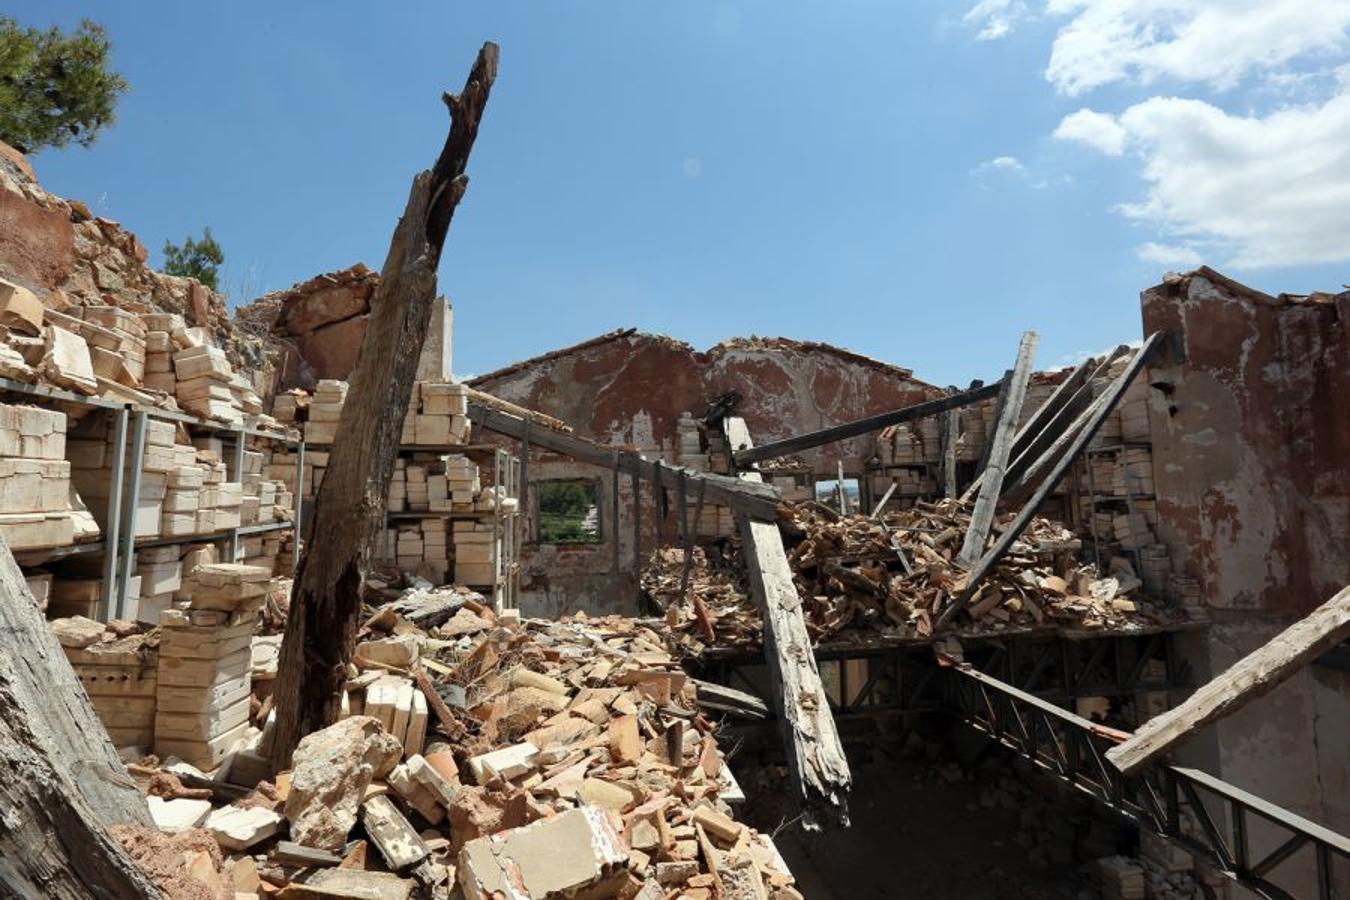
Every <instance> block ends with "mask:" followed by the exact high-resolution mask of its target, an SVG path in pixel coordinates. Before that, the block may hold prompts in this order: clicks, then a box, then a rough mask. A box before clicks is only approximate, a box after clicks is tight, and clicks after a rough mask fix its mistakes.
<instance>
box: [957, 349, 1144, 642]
mask: <svg viewBox="0 0 1350 900" xmlns="http://www.w3.org/2000/svg"><path fill="white" fill-rule="evenodd" d="M1165 337H1166V332H1163V331H1155V332H1154V333H1153V334H1151V335H1149V337H1148V340H1146V341H1144V346H1142V347H1140V348H1139V351H1138V352H1137V353H1136V354H1135V356H1134V359H1132V360H1130V364H1129V365H1127V366H1126V367H1125V371H1124V372H1121V373H1120V376H1119V377H1118V378H1116V380H1115V381H1114V382H1112V383H1111V386H1110V387H1109V388H1107V390H1106V393H1104V394H1102V395H1101V396H1100V397H1098V398H1097V400H1096V402H1094V403H1093V405H1092V406H1091V407H1089V408H1088V410H1087V411H1086V412H1085V413H1084V419H1083V421H1082V422H1081V426H1080V427H1077V428H1076V429H1075V428H1071V429H1070V432H1071V433H1072V434H1074V437H1073V439H1072V441H1071V442H1070V443H1069V444H1068V446H1067V448H1066V449H1065V452H1064V453H1063V454H1062V455H1060V456H1059V458H1058V459H1057V461H1056V462H1055V463H1054V466H1053V467H1052V469H1051V471H1050V473H1049V474H1048V475H1047V476H1046V477H1045V479H1044V480H1043V481H1041V483H1040V486H1038V487H1037V488H1036V491H1035V492H1034V493H1033V494H1032V495H1031V499H1029V500H1028V501H1027V502H1026V504H1025V505H1023V507H1022V510H1021V511H1020V512H1019V513H1018V514H1017V517H1016V518H1015V519H1013V521H1012V522H1011V523H1010V524H1009V525H1008V527H1007V528H1006V529H1005V530H1004V532H1003V533H1002V534H1000V535H999V537H998V540H997V541H995V542H994V546H992V547H990V548H989V551H988V552H987V553H985V554H984V556H982V557H980V561H979V562H978V563H976V564H975V567H974V568H973V569H971V571H970V574H969V575H968V576H967V578H966V584H965V587H964V588H963V589H962V591H961V593H960V594H959V595H958V596H957V597H956V599H955V600H954V601H953V602H952V604H951V605H950V606H948V607H947V608H946V609H945V610H943V611H942V614H941V615H940V616H938V620H937V622H936V623H935V625H934V627H935V628H940V627H942V626H943V625H945V624H946V623H947V622H949V621H951V618H952V616H954V615H956V613H957V612H959V611H960V610H962V609H964V608H965V606H966V604H967V603H969V602H970V598H971V597H972V596H973V595H974V594H975V591H976V590H978V589H979V586H980V582H981V581H982V580H983V579H984V576H985V575H988V574H989V571H990V570H991V569H993V567H994V566H995V564H997V563H998V561H999V560H1000V559H1002V558H1003V555H1004V554H1005V553H1007V552H1008V548H1009V547H1011V546H1012V545H1013V541H1015V540H1017V538H1018V536H1019V535H1021V534H1022V530H1023V529H1025V528H1026V527H1027V524H1028V523H1030V522H1031V520H1032V518H1033V517H1035V515H1036V510H1037V509H1039V508H1040V505H1041V503H1042V502H1043V501H1044V500H1045V498H1046V495H1048V494H1049V493H1050V490H1051V488H1053V487H1054V486H1055V484H1056V483H1057V482H1058V481H1059V480H1060V479H1061V478H1063V477H1064V473H1065V472H1067V471H1068V469H1069V466H1070V465H1072V464H1073V461H1074V459H1075V458H1077V456H1078V454H1079V453H1081V452H1083V448H1084V447H1086V446H1087V445H1088V441H1090V440H1092V437H1093V435H1095V434H1096V433H1097V430H1098V429H1099V428H1101V426H1102V422H1103V421H1105V420H1106V417H1107V416H1108V415H1110V413H1111V410H1112V409H1114V408H1115V405H1116V403H1117V402H1118V401H1119V400H1120V398H1121V396H1122V395H1123V394H1124V393H1125V390H1126V388H1128V387H1129V386H1130V382H1132V381H1134V377H1135V376H1136V375H1138V374H1139V372H1140V370H1142V369H1143V368H1144V366H1145V365H1146V364H1147V363H1148V360H1149V357H1150V356H1152V354H1153V352H1154V350H1156V349H1157V348H1158V346H1159V345H1160V344H1162V342H1163V340H1164V338H1165ZM1046 452H1047V453H1050V452H1052V450H1047V451H1046Z"/></svg>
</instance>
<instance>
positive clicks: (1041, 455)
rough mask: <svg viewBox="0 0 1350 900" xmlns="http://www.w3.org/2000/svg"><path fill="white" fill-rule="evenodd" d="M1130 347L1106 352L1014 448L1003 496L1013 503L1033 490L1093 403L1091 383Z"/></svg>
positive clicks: (1065, 445) (1122, 346)
mask: <svg viewBox="0 0 1350 900" xmlns="http://www.w3.org/2000/svg"><path fill="white" fill-rule="evenodd" d="M1129 352H1130V348H1129V347H1126V346H1125V345H1123V344H1122V345H1121V346H1119V347H1117V348H1116V349H1115V350H1113V351H1111V352H1110V353H1109V354H1107V355H1106V356H1105V357H1104V358H1103V359H1102V360H1101V362H1100V363H1099V364H1098V365H1096V367H1095V368H1093V369H1092V370H1091V372H1089V373H1088V375H1087V376H1086V377H1085V378H1084V380H1083V382H1082V384H1080V385H1079V386H1078V388H1077V389H1076V390H1075V391H1074V392H1073V393H1072V394H1070V395H1069V396H1068V397H1067V398H1065V400H1064V404H1063V405H1062V406H1061V407H1060V409H1059V410H1058V411H1057V412H1056V413H1055V414H1054V415H1053V416H1051V417H1050V420H1049V421H1048V422H1047V423H1046V424H1045V427H1044V428H1042V429H1041V430H1040V431H1039V432H1038V433H1036V434H1034V435H1031V437H1030V439H1029V440H1028V441H1027V445H1026V449H1024V450H1022V451H1014V456H1013V460H1012V462H1010V463H1008V471H1007V472H1006V473H1005V474H1004V476H1003V499H1004V500H1005V501H1012V502H1016V501H1017V500H1019V499H1021V498H1023V497H1025V496H1026V495H1027V494H1029V493H1030V492H1031V491H1032V490H1033V489H1035V487H1036V484H1037V481H1036V477H1037V475H1038V474H1039V473H1041V472H1043V471H1044V470H1045V467H1046V466H1048V465H1050V464H1051V463H1053V462H1054V461H1055V460H1056V459H1058V458H1059V453H1060V452H1062V451H1063V449H1064V448H1065V447H1067V446H1068V444H1069V441H1071V440H1073V436H1074V429H1075V428H1076V427H1077V426H1078V425H1079V424H1081V423H1082V422H1083V421H1084V418H1083V417H1084V414H1085V413H1086V411H1087V410H1088V409H1089V408H1090V407H1091V406H1092V404H1093V399H1094V398H1093V396H1092V385H1093V382H1095V381H1096V380H1097V379H1098V378H1105V377H1106V375H1107V373H1108V372H1109V371H1110V369H1111V366H1112V365H1114V364H1115V362H1116V360H1117V359H1119V358H1120V357H1122V356H1124V355H1126V354H1128V353H1129Z"/></svg>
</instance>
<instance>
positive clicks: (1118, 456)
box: [1083, 441, 1154, 574]
mask: <svg viewBox="0 0 1350 900" xmlns="http://www.w3.org/2000/svg"><path fill="white" fill-rule="evenodd" d="M1152 446H1153V445H1152V444H1151V443H1150V442H1148V441H1120V442H1117V443H1113V444H1104V445H1102V446H1100V447H1088V448H1087V449H1086V450H1085V451H1084V458H1083V464H1084V468H1085V469H1086V470H1087V496H1088V529H1087V531H1088V534H1089V535H1090V536H1091V539H1092V554H1093V559H1094V560H1095V562H1096V564H1097V571H1098V572H1101V571H1102V551H1101V545H1102V543H1103V541H1102V540H1101V538H1100V537H1098V535H1097V504H1098V503H1099V502H1101V503H1124V504H1125V512H1126V515H1127V516H1128V517H1129V520H1130V526H1131V527H1133V526H1134V522H1135V521H1136V520H1135V517H1134V503H1135V501H1136V500H1153V499H1154V495H1153V494H1151V493H1148V492H1143V491H1136V490H1134V485H1133V483H1132V481H1133V479H1132V478H1131V477H1130V470H1129V466H1128V465H1127V464H1126V458H1125V451H1127V450H1148V449H1151V448H1152ZM1094 456H1113V457H1115V464H1116V465H1117V466H1119V467H1120V471H1121V477H1122V478H1123V480H1124V482H1125V493H1124V494H1123V495H1122V494H1103V493H1100V492H1098V490H1097V485H1096V481H1095V477H1094V476H1093V473H1092V457H1094ZM1107 543H1116V542H1114V541H1110V542H1107ZM1120 549H1121V550H1122V551H1123V552H1125V553H1128V554H1129V555H1130V556H1131V557H1133V559H1134V569H1135V572H1136V573H1140V574H1142V572H1143V569H1142V566H1141V563H1140V558H1139V548H1138V547H1124V546H1122V547H1121V548H1120Z"/></svg>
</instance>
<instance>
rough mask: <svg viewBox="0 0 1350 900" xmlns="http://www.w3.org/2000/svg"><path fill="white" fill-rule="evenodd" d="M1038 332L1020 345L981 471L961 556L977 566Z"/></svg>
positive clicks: (1026, 333) (1015, 424)
mask: <svg viewBox="0 0 1350 900" xmlns="http://www.w3.org/2000/svg"><path fill="white" fill-rule="evenodd" d="M1036 341H1037V337H1036V332H1034V331H1028V332H1025V333H1024V334H1023V335H1022V340H1021V342H1020V343H1019V344H1018V345H1017V361H1016V362H1015V363H1013V368H1012V371H1011V372H1010V373H1009V375H1008V384H1007V388H1008V389H1007V390H1006V391H1005V392H1003V393H1002V394H1000V395H999V397H1000V399H1001V401H1002V402H1001V403H1000V405H999V412H998V421H997V422H995V423H994V437H993V440H991V441H990V442H989V457H988V460H987V461H986V462H985V466H984V471H983V472H981V473H980V476H981V484H980V494H979V496H978V497H976V498H975V509H974V511H973V512H972V513H971V514H970V526H969V527H968V528H967V529H966V539H965V542H964V543H962V545H961V553H960V555H959V556H958V557H957V558H958V559H959V560H960V561H961V562H962V563H964V564H965V565H967V566H970V565H974V564H975V563H976V562H977V561H978V560H979V558H980V555H981V554H982V553H984V545H985V544H986V543H987V542H988V540H989V529H990V528H991V527H992V526H993V524H994V509H995V507H997V506H998V495H999V492H1000V491H1001V490H1003V472H1004V470H1005V469H1006V468H1007V465H1008V455H1009V454H1010V453H1011V452H1012V444H1013V438H1014V437H1015V435H1016V431H1017V419H1018V417H1020V416H1021V415H1022V402H1023V401H1024V400H1025V399H1026V396H1027V380H1028V379H1029V378H1031V361H1032V359H1034V358H1035V356H1036Z"/></svg>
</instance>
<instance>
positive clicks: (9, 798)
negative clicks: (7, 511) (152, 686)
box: [0, 537, 162, 900]
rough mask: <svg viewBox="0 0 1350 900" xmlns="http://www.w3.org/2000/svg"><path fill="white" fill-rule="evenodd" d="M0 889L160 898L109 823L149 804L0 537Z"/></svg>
mask: <svg viewBox="0 0 1350 900" xmlns="http://www.w3.org/2000/svg"><path fill="white" fill-rule="evenodd" d="M0 633H3V639H0V811H3V816H0V895H3V896H6V897H55V898H58V900H67V898H69V900H75V898H81V900H83V898H88V897H110V898H119V900H120V898H128V900H130V898H142V897H149V898H159V897H161V896H162V895H161V894H160V892H159V890H158V889H157V888H156V887H155V886H154V885H153V884H151V882H150V880H149V879H148V878H146V876H145V874H144V873H142V872H141V871H140V870H139V869H138V868H137V867H136V866H135V864H134V863H132V861H131V859H130V858H129V857H128V856H127V855H126V854H125V853H124V852H123V851H122V848H121V846H120V845H119V844H118V843H117V842H116V841H115V840H114V839H113V838H112V837H111V835H109V833H108V828H109V827H110V826H112V825H118V824H128V825H144V826H149V827H153V826H152V825H151V822H150V812H149V807H148V806H147V805H146V802H145V797H144V796H143V795H142V794H141V792H140V789H139V788H137V787H136V783H135V782H134V781H132V780H131V776H130V775H128V774H127V770H126V767H125V766H123V765H122V761H121V760H120V759H118V756H117V751H116V750H115V749H114V748H113V745H112V742H111V741H110V740H109V739H108V733H107V731H105V730H104V728H103V723H102V722H100V721H99V719H98V716H97V714H96V713H95V712H94V707H93V705H92V704H91V703H90V702H89V697H88V696H87V695H86V694H85V692H84V687H83V686H82V685H81V684H80V680H79V679H78V678H77V677H76V676H75V670H74V669H72V668H71V667H70V663H69V662H68V661H67V660H66V654H65V652H64V651H62V649H61V645H60V643H59V642H58V641H57V639H56V635H55V634H54V633H53V632H52V630H51V628H50V627H49V626H48V625H47V622H46V620H45V619H44V618H43V617H42V612H41V611H40V610H39V609H38V606H37V602H36V601H35V600H34V599H33V595H32V594H31V593H30V592H29V590H28V585H27V583H26V582H25V581H24V577H23V573H22V572H21V571H19V566H18V565H17V564H16V563H15V562H14V556H13V555H12V554H11V553H10V551H9V545H8V544H7V543H6V542H5V540H4V538H3V537H0Z"/></svg>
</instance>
